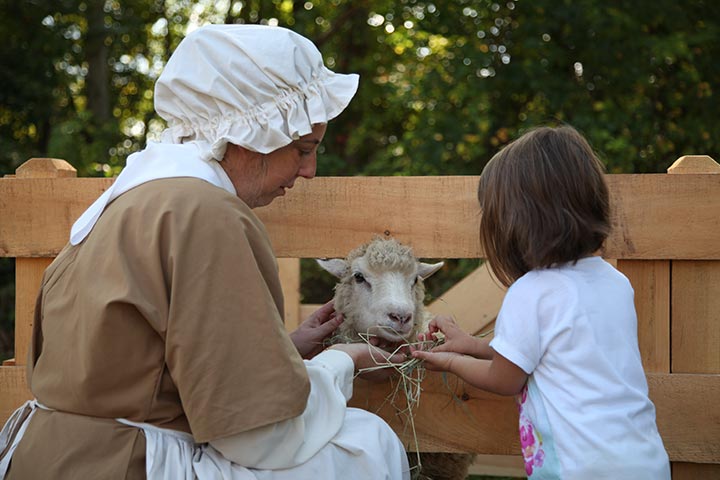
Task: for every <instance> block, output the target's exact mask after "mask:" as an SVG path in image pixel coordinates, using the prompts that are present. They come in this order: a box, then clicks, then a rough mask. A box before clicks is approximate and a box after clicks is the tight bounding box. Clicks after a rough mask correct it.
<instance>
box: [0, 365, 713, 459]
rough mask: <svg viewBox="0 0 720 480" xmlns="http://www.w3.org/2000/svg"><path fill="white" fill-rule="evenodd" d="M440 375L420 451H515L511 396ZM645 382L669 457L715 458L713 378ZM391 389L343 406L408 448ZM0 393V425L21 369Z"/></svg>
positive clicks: (424, 412) (663, 377) (421, 416)
mask: <svg viewBox="0 0 720 480" xmlns="http://www.w3.org/2000/svg"><path fill="white" fill-rule="evenodd" d="M447 377H448V382H447V383H445V382H444V381H443V377H442V374H439V373H428V377H427V378H426V380H425V381H424V382H423V389H424V390H423V393H422V396H421V400H420V405H419V406H418V408H417V410H416V414H415V424H416V425H415V426H416V431H417V432H418V437H419V440H420V449H421V450H424V451H455V452H461V451H478V452H481V453H483V454H490V455H516V454H517V453H518V452H519V451H520V445H519V440H518V434H517V407H516V406H515V401H514V399H513V398H511V397H500V396H497V395H492V394H489V393H486V392H482V391H480V390H477V389H474V388H472V387H469V386H465V385H462V384H461V383H460V382H458V381H456V379H455V378H454V377H452V376H450V375H448V376H447ZM648 384H649V387H650V397H651V398H652V400H653V402H654V403H655V407H656V410H657V419H658V420H657V423H658V429H659V431H660V434H661V435H662V437H663V441H664V443H665V448H666V449H667V451H668V454H669V455H670V459H671V460H672V461H680V462H693V463H716V464H720V440H719V439H720V412H718V411H717V410H714V409H712V408H707V406H708V405H712V404H713V402H714V401H715V399H716V398H718V396H720V376H718V375H683V374H672V375H667V374H650V375H648ZM391 388H392V387H391V385H390V384H376V383H369V382H366V381H364V380H362V379H357V380H356V381H355V392H354V395H353V399H352V401H351V405H352V406H355V407H359V408H365V409H367V410H370V411H373V412H377V413H378V414H379V415H380V416H382V417H383V418H385V419H386V420H387V421H388V422H389V423H390V425H391V426H392V427H393V428H394V429H395V431H396V432H398V434H399V435H400V436H401V438H402V439H403V442H404V443H405V445H406V446H407V447H408V448H410V449H411V450H412V449H414V446H413V445H414V443H413V442H412V435H411V433H410V429H409V428H408V427H407V426H406V425H405V424H404V423H403V419H402V417H401V416H398V415H397V414H396V411H395V410H394V408H393V407H392V405H390V404H388V403H387V402H386V399H387V397H388V395H389V394H390V392H391ZM448 388H450V390H449V389H448ZM0 391H2V392H3V394H2V395H0V422H2V423H4V422H5V420H6V419H7V417H8V416H9V415H10V413H12V411H13V410H15V409H16V408H17V407H18V406H20V405H21V404H22V403H23V402H24V401H25V400H27V399H29V398H31V393H30V391H29V390H28V388H27V384H26V380H25V368H24V367H0ZM451 391H452V393H451ZM453 394H454V395H455V396H454V397H453ZM383 403H385V404H384V405H383ZM399 404H400V405H401V403H399Z"/></svg>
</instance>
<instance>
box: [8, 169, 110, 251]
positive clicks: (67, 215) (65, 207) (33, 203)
mask: <svg viewBox="0 0 720 480" xmlns="http://www.w3.org/2000/svg"><path fill="white" fill-rule="evenodd" d="M111 184H112V179H109V178H10V179H8V178H0V212H2V213H0V256H3V257H55V256H56V255H57V254H58V253H59V252H60V250H61V249H62V248H63V247H64V246H65V244H66V243H67V242H68V240H69V238H70V227H72V224H73V223H74V222H75V220H76V219H77V218H78V217H79V216H80V215H81V214H82V212H83V211H85V209H86V208H87V207H88V206H89V205H90V204H91V203H92V202H93V201H94V200H95V199H96V198H97V197H99V196H100V194H102V192H103V191H105V190H106V189H107V188H108V187H109V186H110V185H111Z"/></svg>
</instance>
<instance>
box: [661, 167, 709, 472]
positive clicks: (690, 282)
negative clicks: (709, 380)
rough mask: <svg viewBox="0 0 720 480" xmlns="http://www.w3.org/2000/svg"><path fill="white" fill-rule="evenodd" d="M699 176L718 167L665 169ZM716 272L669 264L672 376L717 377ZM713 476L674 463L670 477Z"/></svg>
mask: <svg viewBox="0 0 720 480" xmlns="http://www.w3.org/2000/svg"><path fill="white" fill-rule="evenodd" d="M701 173H703V174H718V173H720V165H718V164H717V163H716V162H715V161H714V160H713V159H712V158H710V157H708V156H706V155H694V156H684V157H680V158H679V159H678V160H676V161H675V163H673V164H672V166H671V167H670V168H668V174H671V175H672V176H676V175H678V174H680V175H682V176H686V175H691V174H701ZM680 175H678V176H680ZM716 176H718V177H720V175H716ZM719 269H720V262H717V261H716V262H680V261H673V262H671V272H672V273H671V284H672V295H671V297H672V302H673V303H672V311H671V324H672V327H671V329H672V350H671V356H672V371H673V372H708V373H720V368H718V365H719V364H720V360H718V358H720V357H718V355H720V351H718V349H717V347H716V345H717V343H716V342H717V338H718V331H719V326H718V324H717V321H714V320H717V314H714V313H712V311H713V309H715V308H717V305H718V297H717V293H718V291H719V289H720V285H719V284H718V282H717V281H715V282H712V280H717V278H714V279H713V278H707V275H708V274H709V275H710V276H711V277H713V276H714V277H717V275H718V273H720V270H719ZM713 274H714V275H713ZM707 281H710V283H706V282H707ZM713 343H715V345H713ZM716 439H717V437H716ZM716 463H717V462H716ZM713 472H715V473H720V467H718V466H717V465H702V466H700V465H698V466H694V465H693V464H690V463H678V462H673V464H672V475H673V477H674V478H675V479H676V480H677V479H690V478H693V479H694V478H701V477H702V478H715V476H714V475H712V473H713ZM698 475H701V477H698ZM705 475H708V476H705ZM718 477H720V475H719V476H718Z"/></svg>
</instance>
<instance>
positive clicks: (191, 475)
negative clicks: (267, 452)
mask: <svg viewBox="0 0 720 480" xmlns="http://www.w3.org/2000/svg"><path fill="white" fill-rule="evenodd" d="M37 408H46V407H43V406H42V405H39V404H38V403H37V402H36V401H34V400H31V401H28V402H27V403H25V404H24V405H23V406H22V407H20V408H18V409H17V410H16V411H15V413H13V415H12V416H11V417H10V419H9V420H8V421H7V423H6V424H5V426H4V427H3V429H2V432H0V452H2V451H5V449H6V448H7V453H6V455H5V456H4V457H3V458H2V460H0V478H4V477H5V474H6V472H7V470H8V467H9V466H10V460H11V459H12V454H13V452H14V451H15V448H16V447H17V445H18V444H19V443H20V440H21V439H22V436H23V434H24V433H25V429H26V428H27V425H28V423H29V422H30V419H31V418H32V416H33V414H34V413H35V410H36V409H37ZM117 421H118V422H121V423H123V424H125V425H130V426H134V427H137V428H140V429H142V430H143V432H144V434H145V443H146V450H145V453H146V462H145V471H146V473H147V478H148V480H183V479H184V480H305V479H307V480H322V479H328V480H334V479H337V478H342V479H343V480H409V479H410V469H409V466H408V461H407V456H406V454H405V449H404V448H403V445H402V443H401V442H400V439H399V438H398V437H397V435H396V434H395V432H393V430H392V429H391V428H390V426H389V425H388V424H387V423H385V421H383V420H382V419H381V418H380V417H378V416H377V415H374V414H372V413H370V412H367V411H365V410H360V409H357V408H348V409H347V410H346V412H345V421H344V422H343V426H342V428H341V429H340V431H339V432H338V433H337V435H335V437H333V439H332V440H330V442H329V443H328V444H327V445H326V446H325V447H323V448H322V449H320V451H319V452H318V453H317V454H315V455H314V456H313V457H311V458H310V459H309V460H308V461H307V462H305V463H303V464H301V465H298V466H297V467H293V468H288V469H283V470H256V469H252V468H245V467H242V466H240V465H237V464H235V463H232V462H230V461H229V460H227V459H226V458H225V457H223V456H222V455H221V454H220V453H219V452H218V451H217V450H215V449H214V448H213V447H212V446H210V445H208V444H200V445H198V444H196V443H195V442H194V441H193V438H192V436H191V435H189V434H187V433H184V432H178V431H175V430H169V429H165V428H159V427H156V426H154V425H150V424H146V423H136V422H131V421H129V420H124V419H117ZM8 447H9V448H8Z"/></svg>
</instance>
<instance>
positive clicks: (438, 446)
mask: <svg viewBox="0 0 720 480" xmlns="http://www.w3.org/2000/svg"><path fill="white" fill-rule="evenodd" d="M444 378H447V382H445V381H444V380H443V379H444ZM392 388H393V387H392V385H390V384H376V383H369V382H366V381H364V380H362V379H356V381H355V388H354V393H353V398H352V400H351V401H350V405H351V406H355V407H359V408H364V409H366V410H369V411H371V412H376V413H377V414H378V415H380V416H381V417H383V418H384V419H385V420H386V421H387V422H388V423H389V424H390V425H391V426H392V427H393V429H394V430H395V432H397V434H398V435H399V436H400V438H401V439H402V441H403V444H404V445H405V447H406V448H407V449H408V450H409V451H415V443H414V440H413V436H412V429H411V427H410V425H409V424H408V423H407V421H406V419H405V417H403V416H402V415H398V414H397V412H396V410H395V408H393V405H391V404H390V403H389V402H387V401H386V399H387V398H388V397H389V395H390V394H391V392H392V391H393V390H392ZM396 405H397V406H398V407H400V408H402V406H403V405H404V403H403V402H402V401H401V399H400V397H398V399H397V403H396ZM414 421H415V430H416V432H417V436H418V440H419V446H420V450H421V451H430V452H473V451H474V452H482V453H485V454H492V455H512V454H517V453H518V452H520V440H519V436H518V433H517V428H518V427H517V425H518V411H517V405H516V404H515V400H514V398H512V397H502V396H499V395H493V394H491V393H487V392H484V391H482V390H478V389H476V388H473V387H470V386H468V385H465V384H463V383H462V382H461V381H460V380H458V379H457V377H455V376H454V375H449V374H448V375H443V374H441V373H436V372H428V373H427V376H426V378H425V380H424V381H423V391H422V395H421V397H420V403H419V405H418V406H417V408H416V410H415V416H414Z"/></svg>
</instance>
